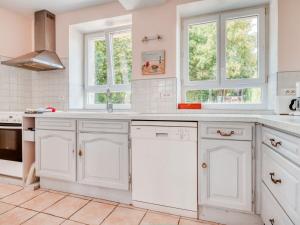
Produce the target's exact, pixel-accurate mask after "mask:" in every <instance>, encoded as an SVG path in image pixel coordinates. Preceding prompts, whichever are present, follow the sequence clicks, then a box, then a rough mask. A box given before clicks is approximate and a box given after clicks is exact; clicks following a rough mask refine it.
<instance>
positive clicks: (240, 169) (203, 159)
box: [199, 140, 252, 212]
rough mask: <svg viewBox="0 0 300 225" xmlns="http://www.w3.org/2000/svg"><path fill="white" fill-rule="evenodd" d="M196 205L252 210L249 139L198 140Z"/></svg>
mask: <svg viewBox="0 0 300 225" xmlns="http://www.w3.org/2000/svg"><path fill="white" fill-rule="evenodd" d="M199 151H200V152H199V176H200V179H199V182H200V183H199V188H200V190H199V192H200V200H199V201H200V205H206V206H214V207H221V208H229V209H237V210H242V211H247V212H250V211H252V154H251V142H250V141H227V140H226V141H225V140H201V141H200V148H199Z"/></svg>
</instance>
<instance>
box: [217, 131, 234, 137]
mask: <svg viewBox="0 0 300 225" xmlns="http://www.w3.org/2000/svg"><path fill="white" fill-rule="evenodd" d="M217 133H218V134H220V135H221V136H223V137H230V136H232V135H234V131H233V130H232V131H230V132H228V133H226V132H222V131H220V130H217Z"/></svg>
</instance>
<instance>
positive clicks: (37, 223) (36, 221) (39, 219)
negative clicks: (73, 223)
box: [24, 213, 64, 225]
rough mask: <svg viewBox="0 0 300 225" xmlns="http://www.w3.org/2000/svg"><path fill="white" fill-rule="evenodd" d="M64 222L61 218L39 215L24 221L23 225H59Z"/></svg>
mask: <svg viewBox="0 0 300 225" xmlns="http://www.w3.org/2000/svg"><path fill="white" fill-rule="evenodd" d="M63 221H64V219H62V218H58V217H55V216H51V215H47V214H43V213H39V214H37V215H36V216H34V217H32V218H31V219H30V220H28V221H26V222H25V223H24V225H59V224H61V223H62V222H63Z"/></svg>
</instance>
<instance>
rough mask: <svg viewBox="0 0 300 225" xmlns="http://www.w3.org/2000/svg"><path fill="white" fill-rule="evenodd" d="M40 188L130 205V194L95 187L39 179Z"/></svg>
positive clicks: (128, 192)
mask: <svg viewBox="0 0 300 225" xmlns="http://www.w3.org/2000/svg"><path fill="white" fill-rule="evenodd" d="M40 187H41V188H45V189H50V190H55V191H62V192H67V193H72V194H77V195H84V196H89V197H93V198H101V199H105V200H109V201H114V202H120V203H125V204H130V203H131V201H132V200H131V192H130V191H121V190H114V189H108V188H100V187H97V186H90V185H83V184H78V183H73V182H68V181H60V180H54V179H48V178H40Z"/></svg>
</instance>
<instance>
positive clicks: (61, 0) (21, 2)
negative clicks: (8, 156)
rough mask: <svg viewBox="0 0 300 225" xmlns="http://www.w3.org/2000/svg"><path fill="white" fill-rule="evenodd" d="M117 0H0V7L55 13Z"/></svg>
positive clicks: (28, 12) (21, 11) (23, 11)
mask: <svg viewBox="0 0 300 225" xmlns="http://www.w3.org/2000/svg"><path fill="white" fill-rule="evenodd" d="M116 1H117V0H0V8H6V9H9V10H12V11H16V12H20V13H23V14H32V13H33V12H34V11H38V10H41V9H47V10H49V11H51V12H53V13H62V12H65V11H70V10H76V9H80V8H85V7H89V6H94V5H100V4H105V3H109V2H116Z"/></svg>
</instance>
